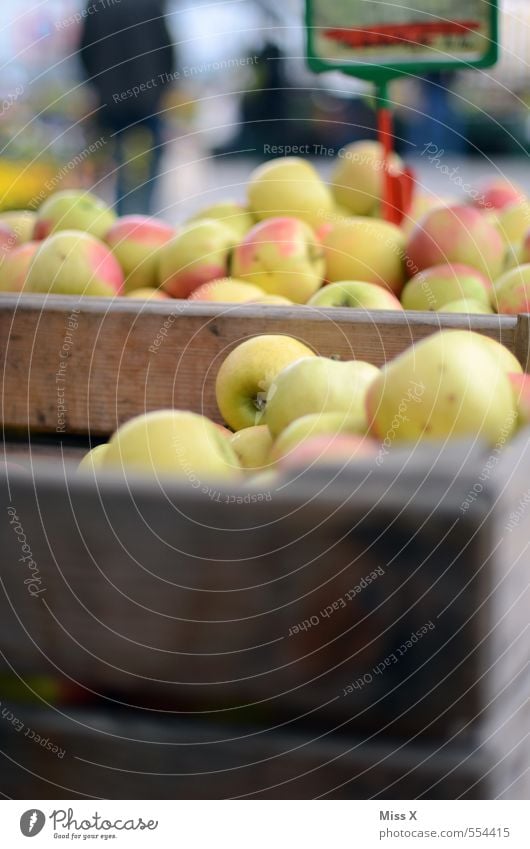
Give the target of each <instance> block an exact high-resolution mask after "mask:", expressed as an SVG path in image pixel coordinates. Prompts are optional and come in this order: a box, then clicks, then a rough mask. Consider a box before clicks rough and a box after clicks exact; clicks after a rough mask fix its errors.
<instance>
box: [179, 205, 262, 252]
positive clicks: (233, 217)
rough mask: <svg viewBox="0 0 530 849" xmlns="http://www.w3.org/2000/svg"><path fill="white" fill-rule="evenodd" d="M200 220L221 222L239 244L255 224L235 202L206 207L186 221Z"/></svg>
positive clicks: (248, 213)
mask: <svg viewBox="0 0 530 849" xmlns="http://www.w3.org/2000/svg"><path fill="white" fill-rule="evenodd" d="M202 218H210V219H211V218H215V219H217V220H218V221H222V222H223V224H226V226H227V227H230V229H231V230H232V231H233V233H234V241H235V242H240V241H241V239H242V238H243V237H244V236H245V235H246V234H247V233H248V231H249V230H250V228H251V227H253V226H254V224H255V223H256V219H255V217H254V216H253V215H252V213H251V212H249V210H248V209H247V208H246V207H244V206H243V204H242V203H238V202H237V201H235V200H233V201H232V200H227V201H222V202H221V203H215V204H213V206H207V207H205V208H204V209H201V210H200V211H199V212H196V213H195V215H192V217H191V218H189V219H188V221H199V220H201V219H202Z"/></svg>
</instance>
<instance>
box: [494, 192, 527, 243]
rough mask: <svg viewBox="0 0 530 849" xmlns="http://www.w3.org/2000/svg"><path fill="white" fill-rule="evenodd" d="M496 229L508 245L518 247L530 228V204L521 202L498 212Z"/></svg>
mask: <svg viewBox="0 0 530 849" xmlns="http://www.w3.org/2000/svg"><path fill="white" fill-rule="evenodd" d="M495 217H496V222H495V227H496V229H497V230H498V232H499V233H500V235H501V237H502V239H503V240H504V242H505V243H506V244H507V245H518V244H520V242H522V241H523V239H524V237H525V234H526V233H527V231H528V229H529V228H530V203H529V202H528V201H527V200H519V201H518V202H517V203H512V204H510V205H509V206H505V207H504V209H501V210H499V211H498V213H497V215H496V216H495Z"/></svg>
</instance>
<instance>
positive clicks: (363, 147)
mask: <svg viewBox="0 0 530 849" xmlns="http://www.w3.org/2000/svg"><path fill="white" fill-rule="evenodd" d="M390 168H391V169H392V170H393V171H394V172H397V173H399V172H401V171H403V162H402V160H401V159H400V157H399V156H397V154H394V155H393V156H392V157H391V159H390ZM383 173H384V153H383V147H382V145H381V144H380V143H379V142H376V141H357V142H353V143H352V144H349V145H346V147H343V148H341V150H339V152H338V154H337V163H336V165H335V168H334V170H333V172H332V174H331V180H330V182H331V191H332V193H333V197H334V198H335V201H336V202H337V203H338V204H340V205H341V206H342V207H344V208H345V209H347V210H348V211H349V212H350V214H353V215H371V214H373V213H374V212H376V210H377V209H378V207H379V204H380V202H381V198H382V195H383Z"/></svg>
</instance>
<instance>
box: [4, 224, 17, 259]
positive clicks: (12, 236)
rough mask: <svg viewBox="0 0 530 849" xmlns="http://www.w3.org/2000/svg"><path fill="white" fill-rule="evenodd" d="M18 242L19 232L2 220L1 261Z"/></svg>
mask: <svg viewBox="0 0 530 849" xmlns="http://www.w3.org/2000/svg"><path fill="white" fill-rule="evenodd" d="M17 244H18V239H17V234H16V233H15V231H14V230H13V229H12V227H10V226H9V224H4V223H2V222H1V221H0V261H1V258H2V257H3V256H5V255H6V254H8V253H9V252H10V251H12V250H13V248H15V247H16V246H17Z"/></svg>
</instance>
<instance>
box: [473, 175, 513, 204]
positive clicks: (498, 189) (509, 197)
mask: <svg viewBox="0 0 530 849" xmlns="http://www.w3.org/2000/svg"><path fill="white" fill-rule="evenodd" d="M521 200H524V192H523V190H522V189H520V188H519V187H518V186H514V185H513V183H510V182H508V180H493V181H491V182H488V183H485V184H484V185H483V186H481V187H480V195H479V196H478V197H477V198H475V200H474V201H473V203H474V206H477V207H479V208H480V209H504V207H505V206H509V205H510V204H511V203H517V202H518V201H521Z"/></svg>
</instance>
